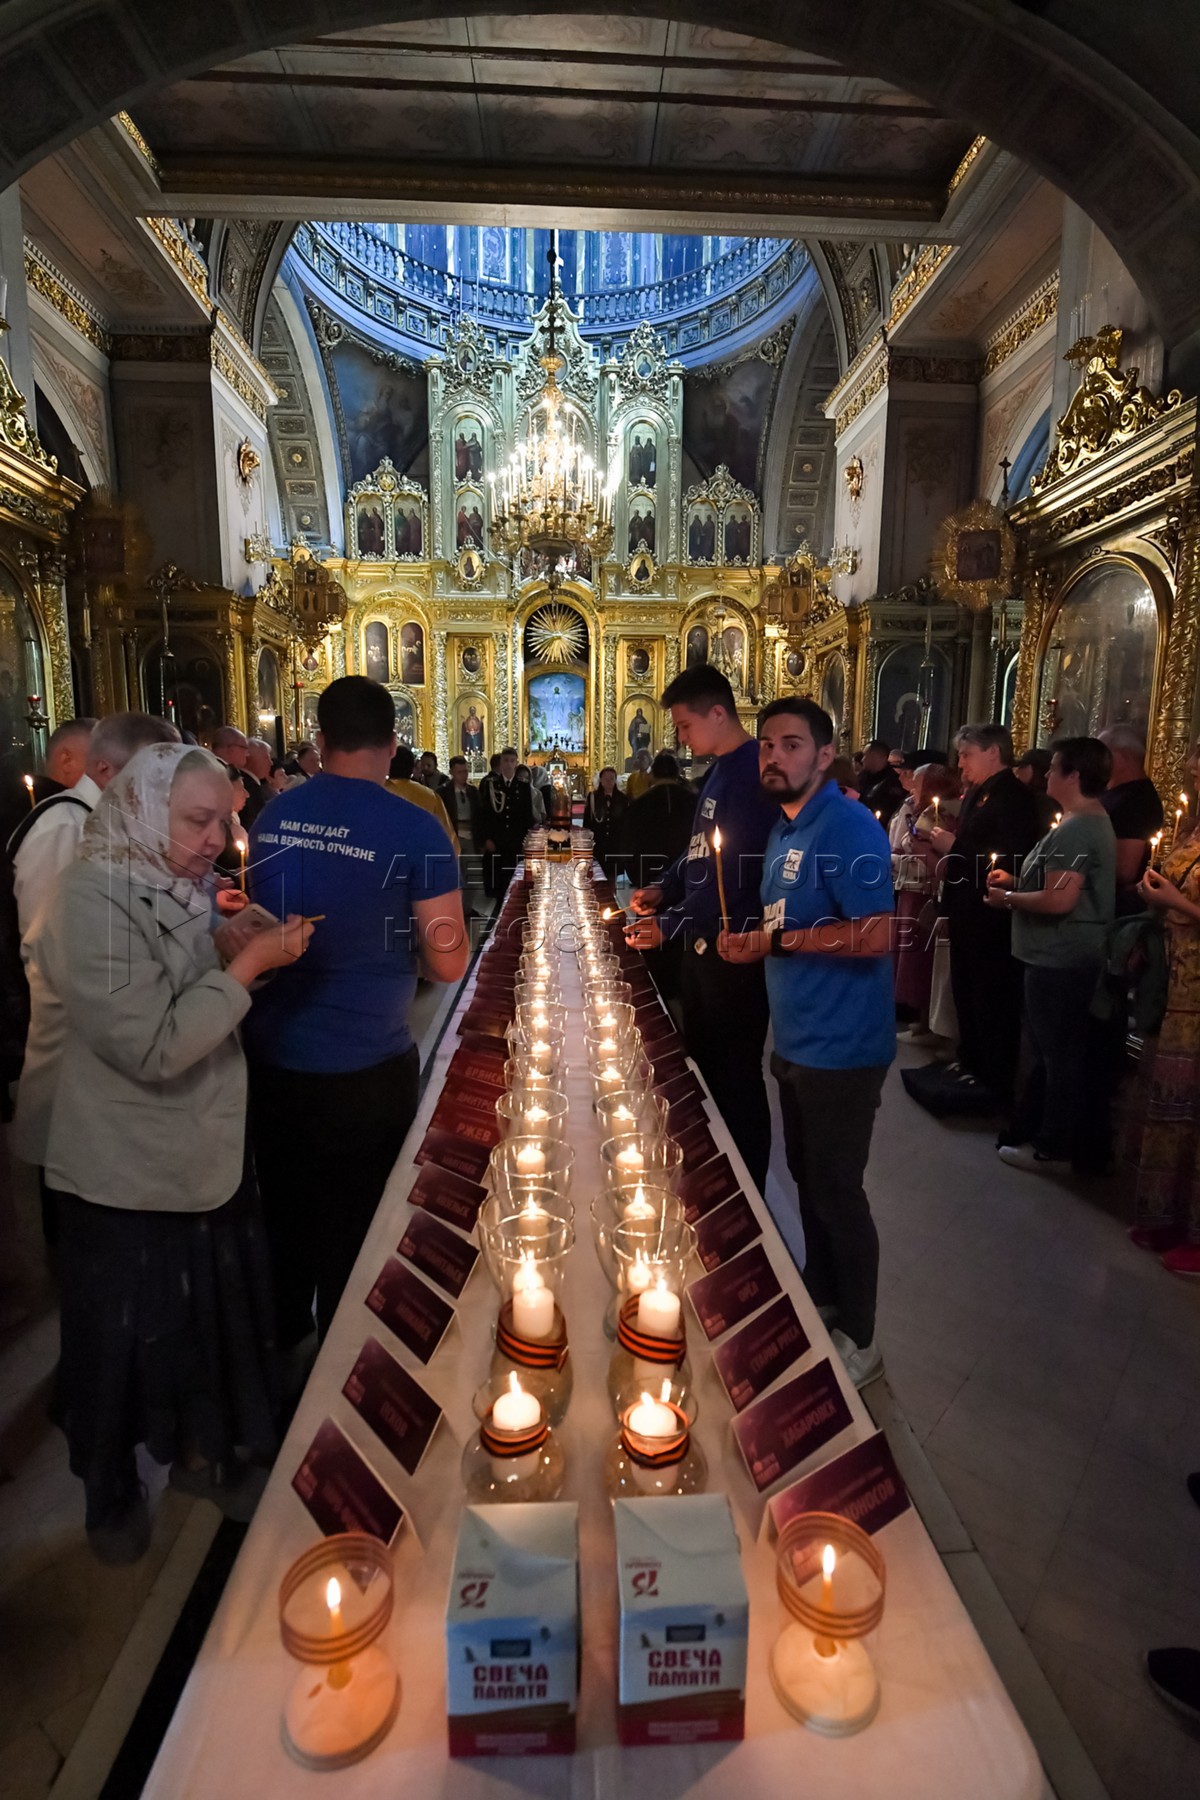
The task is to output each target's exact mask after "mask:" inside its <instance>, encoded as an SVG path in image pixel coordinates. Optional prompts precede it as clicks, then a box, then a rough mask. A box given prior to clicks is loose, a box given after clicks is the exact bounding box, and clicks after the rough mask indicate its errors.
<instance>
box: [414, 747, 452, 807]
mask: <svg viewBox="0 0 1200 1800" xmlns="http://www.w3.org/2000/svg"><path fill="white" fill-rule="evenodd" d="M420 763H421V780H422V781H423V782H424V783H425V786H426V787H427V788H428V789H429V791H430V793H432V794H436V795H437V797H438V799H439V800H441V801H442V803H443V804H445V800H446V794H447V791H448V790H449V787H450V778H449V776H448V775H443V774H442V771H441V770H440V769H439V768H438V759H437V752H436V750H422V752H421V757H420Z"/></svg>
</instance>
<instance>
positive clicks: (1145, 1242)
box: [1127, 743, 1200, 1275]
mask: <svg viewBox="0 0 1200 1800" xmlns="http://www.w3.org/2000/svg"><path fill="white" fill-rule="evenodd" d="M1187 767H1188V774H1189V776H1190V777H1191V779H1192V781H1193V782H1194V783H1197V784H1200V743H1198V744H1195V745H1193V747H1192V752H1191V755H1190V757H1189V759H1188V765H1187ZM1138 895H1139V897H1140V899H1141V900H1142V902H1143V904H1144V905H1145V906H1147V907H1148V908H1149V909H1150V910H1151V911H1152V912H1155V913H1157V914H1158V916H1159V917H1160V918H1161V920H1162V922H1163V929H1164V931H1165V934H1166V940H1167V994H1166V1008H1165V1011H1164V1013H1163V1018H1162V1024H1161V1025H1160V1027H1159V1029H1158V1031H1157V1032H1156V1033H1154V1034H1153V1035H1152V1036H1149V1037H1147V1038H1146V1040H1145V1043H1144V1045H1143V1049H1142V1055H1141V1060H1140V1062H1139V1064H1138V1073H1137V1080H1136V1083H1135V1086H1134V1091H1133V1096H1132V1101H1131V1107H1130V1112H1131V1120H1130V1129H1129V1133H1128V1138H1127V1154H1128V1158H1129V1161H1130V1163H1131V1164H1132V1166H1133V1170H1134V1181H1135V1185H1134V1224H1133V1227H1132V1229H1131V1230H1130V1233H1129V1235H1130V1237H1131V1238H1132V1239H1133V1242H1134V1243H1135V1244H1136V1245H1137V1246H1138V1248H1139V1249H1141V1250H1151V1251H1154V1252H1156V1253H1157V1254H1158V1255H1159V1256H1160V1257H1161V1259H1162V1263H1163V1267H1164V1268H1166V1269H1169V1270H1170V1271H1171V1272H1172V1274H1175V1275H1200V818H1198V817H1197V814H1196V813H1195V812H1193V815H1192V819H1191V821H1190V822H1188V821H1185V822H1184V829H1183V830H1181V831H1179V832H1177V833H1176V840H1175V842H1174V844H1173V845H1172V846H1171V848H1170V850H1168V851H1167V852H1166V854H1165V855H1164V856H1163V857H1162V867H1161V872H1160V870H1159V869H1157V868H1155V867H1154V865H1153V864H1151V865H1150V866H1149V867H1148V868H1147V869H1146V871H1145V873H1144V874H1143V876H1142V879H1141V882H1140V884H1139V887H1138Z"/></svg>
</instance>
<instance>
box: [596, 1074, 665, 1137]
mask: <svg viewBox="0 0 1200 1800" xmlns="http://www.w3.org/2000/svg"><path fill="white" fill-rule="evenodd" d="M595 1107H596V1117H597V1119H598V1120H599V1121H600V1136H601V1139H602V1141H604V1142H606V1143H607V1141H608V1140H609V1139H610V1138H624V1137H643V1138H647V1139H649V1140H651V1141H654V1140H656V1139H658V1138H661V1137H663V1136H664V1135H665V1133H666V1129H667V1103H666V1101H665V1100H663V1099H662V1098H660V1096H659V1095H658V1094H656V1093H655V1092H654V1089H653V1088H641V1089H636V1088H614V1090H613V1092H612V1093H611V1094H598V1095H597V1096H596V1101H595Z"/></svg>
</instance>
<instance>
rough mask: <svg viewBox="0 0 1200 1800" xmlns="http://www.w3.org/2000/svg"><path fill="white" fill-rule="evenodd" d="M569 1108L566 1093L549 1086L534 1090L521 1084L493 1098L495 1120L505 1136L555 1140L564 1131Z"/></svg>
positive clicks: (557, 1140) (565, 1131)
mask: <svg viewBox="0 0 1200 1800" xmlns="http://www.w3.org/2000/svg"><path fill="white" fill-rule="evenodd" d="M569 1111H570V1108H569V1105H568V1102H567V1096H566V1095H565V1094H559V1093H556V1092H555V1090H554V1089H553V1088H549V1087H547V1088H542V1089H541V1090H540V1091H539V1092H536V1093H530V1092H528V1091H526V1090H525V1089H524V1088H521V1089H518V1090H516V1091H514V1092H510V1093H507V1094H501V1095H500V1098H499V1099H498V1100H497V1101H496V1120H497V1123H498V1124H499V1126H500V1130H501V1132H502V1133H503V1134H504V1136H505V1137H528V1138H550V1139H552V1140H553V1141H554V1142H559V1141H560V1140H562V1139H563V1138H565V1137H566V1135H567V1117H568V1114H569Z"/></svg>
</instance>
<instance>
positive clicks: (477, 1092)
mask: <svg viewBox="0 0 1200 1800" xmlns="http://www.w3.org/2000/svg"><path fill="white" fill-rule="evenodd" d="M496 1100H497V1094H496V1090H495V1088H481V1087H475V1086H473V1085H468V1084H467V1083H466V1082H462V1083H460V1084H451V1083H450V1082H447V1083H446V1085H445V1087H443V1089H442V1093H441V1097H440V1099H439V1100H438V1103H437V1105H436V1106H435V1107H434V1109H433V1113H432V1116H431V1118H430V1120H429V1123H430V1125H431V1127H434V1128H436V1129H437V1130H438V1131H449V1132H451V1133H453V1134H455V1135H457V1133H458V1132H460V1131H462V1130H463V1128H464V1126H466V1125H470V1127H471V1138H472V1141H473V1142H475V1143H478V1144H488V1145H494V1144H498V1143H499V1142H500V1123H499V1120H498V1119H497V1118H496Z"/></svg>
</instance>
